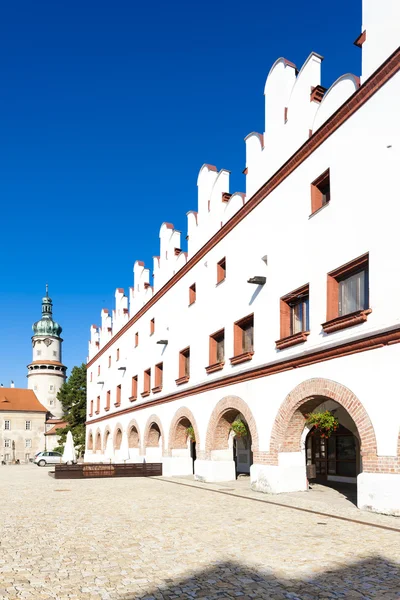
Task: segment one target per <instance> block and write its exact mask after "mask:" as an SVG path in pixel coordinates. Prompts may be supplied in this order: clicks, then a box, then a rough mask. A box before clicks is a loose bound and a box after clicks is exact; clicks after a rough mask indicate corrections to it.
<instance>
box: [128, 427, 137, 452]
mask: <svg viewBox="0 0 400 600" xmlns="http://www.w3.org/2000/svg"><path fill="white" fill-rule="evenodd" d="M128 445H129V448H132V449H133V448H134V449H136V450H137V454H139V449H140V434H139V427H138V424H137V423H136V421H131V422H130V423H129V425H128Z"/></svg>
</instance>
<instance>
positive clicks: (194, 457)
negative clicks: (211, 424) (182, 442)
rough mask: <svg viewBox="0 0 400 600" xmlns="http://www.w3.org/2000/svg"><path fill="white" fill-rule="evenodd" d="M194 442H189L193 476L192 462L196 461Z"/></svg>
mask: <svg viewBox="0 0 400 600" xmlns="http://www.w3.org/2000/svg"><path fill="white" fill-rule="evenodd" d="M196 456H197V455H196V442H194V441H193V440H190V457H191V459H192V461H193V474H194V461H195V460H196Z"/></svg>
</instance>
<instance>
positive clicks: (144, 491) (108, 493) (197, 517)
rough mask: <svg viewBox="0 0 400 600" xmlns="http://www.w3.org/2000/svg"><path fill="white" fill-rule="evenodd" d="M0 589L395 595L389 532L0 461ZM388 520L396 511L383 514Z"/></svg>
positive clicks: (65, 593)
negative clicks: (76, 477) (65, 475)
mask: <svg viewBox="0 0 400 600" xmlns="http://www.w3.org/2000/svg"><path fill="white" fill-rule="evenodd" d="M0 491H1V510H2V515H1V516H2V518H1V534H0V599H1V600H6V599H7V600H12V599H14V598H26V599H34V600H36V599H37V600H41V599H43V600H44V599H50V598H51V599H54V598H56V599H58V600H65V599H67V598H79V599H82V598H84V599H86V600H95V599H96V600H114V599H122V600H133V599H138V600H139V599H141V600H145V599H146V600H153V599H157V600H158V599H168V600H174V599H180V600H182V599H185V600H189V599H190V600H191V599H197V598H202V599H203V600H214V599H217V598H218V599H219V598H231V599H232V598H240V599H241V600H250V599H251V598H252V599H253V598H254V599H258V598H260V599H267V598H268V599H274V600H285V599H287V598H289V599H292V600H311V599H316V598H318V599H328V598H345V599H347V598H349V599H356V598H358V599H371V598H374V599H379V600H380V599H385V600H392V599H395V598H400V533H397V532H395V531H387V530H384V529H378V528H376V527H373V526H372V525H360V524H356V523H349V522H345V521H340V520H337V519H333V518H331V517H328V516H320V515H314V514H309V513H305V512H299V511H295V510H293V509H291V508H286V507H280V506H276V505H273V504H267V503H259V502H254V501H252V500H251V499H248V498H240V497H235V496H229V495H224V494H215V493H211V492H210V491H209V490H207V489H201V488H193V487H187V486H184V485H176V484H174V483H170V482H167V481H160V480H158V479H136V478H132V479H129V478H126V479H112V480H111V479H109V480H100V479H97V480H89V481H86V480H85V481H82V480H81V481H80V480H77V481H73V480H71V481H69V480H64V481H63V480H58V481H56V480H54V479H52V478H51V477H49V476H48V470H47V469H40V468H38V467H36V466H34V465H27V466H22V465H21V466H15V467H12V466H8V467H0ZM386 519H388V521H387V523H392V524H393V526H394V527H398V525H399V520H398V519H395V518H390V517H386Z"/></svg>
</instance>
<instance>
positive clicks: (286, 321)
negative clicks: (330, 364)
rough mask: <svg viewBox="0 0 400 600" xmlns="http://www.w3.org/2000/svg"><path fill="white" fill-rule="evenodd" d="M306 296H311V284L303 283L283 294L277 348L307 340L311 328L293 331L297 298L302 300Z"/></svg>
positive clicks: (280, 348)
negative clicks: (293, 311)
mask: <svg viewBox="0 0 400 600" xmlns="http://www.w3.org/2000/svg"><path fill="white" fill-rule="evenodd" d="M302 297H303V298H305V297H308V298H309V297H310V286H309V284H308V283H307V285H303V286H302V287H300V288H298V289H296V290H294V291H293V292H290V294H286V296H282V298H281V299H280V335H281V337H280V339H279V340H276V342H275V346H276V348H277V350H284V349H285V348H289V347H290V346H295V345H296V344H302V343H304V342H305V341H307V336H308V335H309V334H310V330H309V328H308V329H305V330H303V331H299V332H297V333H293V332H292V308H293V305H294V303H295V302H296V300H299V301H301V299H302Z"/></svg>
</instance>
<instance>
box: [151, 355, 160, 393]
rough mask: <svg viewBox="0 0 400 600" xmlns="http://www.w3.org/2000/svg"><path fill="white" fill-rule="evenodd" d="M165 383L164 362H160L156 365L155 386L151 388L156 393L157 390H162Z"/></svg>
mask: <svg viewBox="0 0 400 600" xmlns="http://www.w3.org/2000/svg"><path fill="white" fill-rule="evenodd" d="M162 385H163V364H162V362H161V363H158V365H156V366H155V367H154V387H153V389H152V390H151V391H152V392H153V393H154V394H155V393H157V392H161V390H162Z"/></svg>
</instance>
